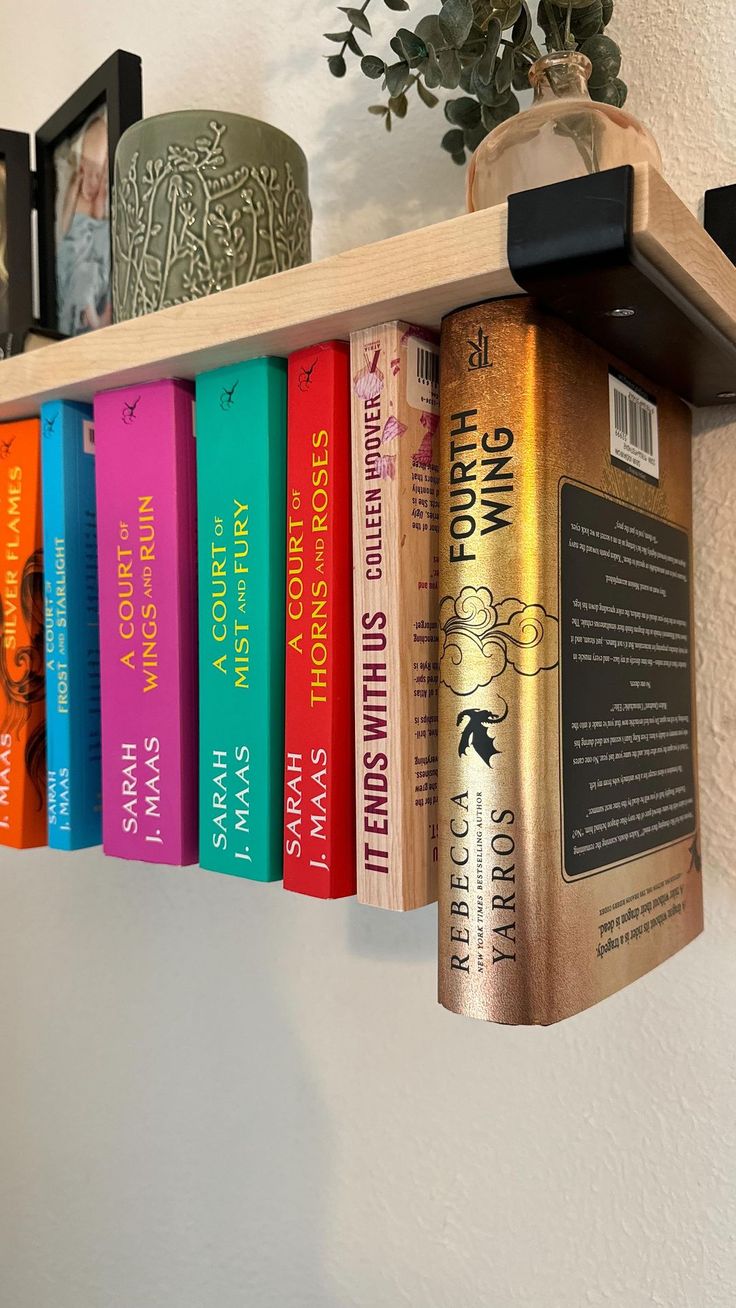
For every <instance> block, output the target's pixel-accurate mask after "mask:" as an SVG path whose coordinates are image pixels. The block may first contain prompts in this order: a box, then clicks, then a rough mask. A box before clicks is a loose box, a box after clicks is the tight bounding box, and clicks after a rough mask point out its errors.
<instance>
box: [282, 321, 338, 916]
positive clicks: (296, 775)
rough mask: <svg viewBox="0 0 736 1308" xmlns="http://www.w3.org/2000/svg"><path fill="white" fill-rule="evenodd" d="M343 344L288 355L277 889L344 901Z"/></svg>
mask: <svg viewBox="0 0 736 1308" xmlns="http://www.w3.org/2000/svg"><path fill="white" fill-rule="evenodd" d="M350 468H351V459H350V348H349V346H348V345H347V344H346V342H344V341H326V342H324V343H322V344H319V345H315V346H311V347H309V348H308V349H304V350H298V351H297V352H296V353H295V354H292V355H291V357H290V359H289V413H288V471H287V506H286V551H287V552H286V722H285V749H284V755H285V757H284V889H285V890H295V891H298V892H299V893H300V894H303V895H315V896H317V897H318V898H320V899H337V898H339V897H340V896H342V895H354V894H355V730H354V701H353V542H352V513H351V496H350Z"/></svg>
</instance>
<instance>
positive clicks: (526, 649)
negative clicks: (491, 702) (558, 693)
mask: <svg viewBox="0 0 736 1308" xmlns="http://www.w3.org/2000/svg"><path fill="white" fill-rule="evenodd" d="M439 620H440V633H441V635H440V677H441V680H442V682H443V684H444V685H445V686H448V687H449V688H450V690H452V691H454V693H455V694H456V695H472V694H473V693H474V692H475V691H476V690H480V689H481V688H482V687H483V686H488V685H490V683H491V682H492V681H495V679H496V678H497V677H500V676H501V675H502V673H503V672H505V671H506V668H507V667H509V666H511V667H512V668H513V669H514V670H515V671H516V672H518V673H520V674H521V675H522V676H524V677H534V676H536V675H537V673H538V672H542V671H544V670H547V669H550V668H555V667H556V666H557V662H558V658H559V652H558V624H557V619H556V618H555V617H553V616H552V615H551V614H549V613H547V611H546V609H544V608H543V607H542V605H541V604H524V603H523V602H522V601H521V600H518V599H513V598H511V599H504V600H500V601H499V602H498V603H495V602H494V599H493V593H492V592H491V591H490V590H489V589H488V587H487V586H477V587H476V586H465V587H464V588H463V590H461V592H460V594H459V595H458V596H452V595H447V596H445V598H444V599H443V600H442V601H441V603H440V613H439Z"/></svg>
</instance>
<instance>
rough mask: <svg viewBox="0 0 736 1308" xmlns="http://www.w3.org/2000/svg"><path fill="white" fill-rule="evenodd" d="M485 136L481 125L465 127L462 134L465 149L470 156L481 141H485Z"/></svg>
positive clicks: (484, 130) (485, 132) (485, 133)
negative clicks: (468, 151)
mask: <svg viewBox="0 0 736 1308" xmlns="http://www.w3.org/2000/svg"><path fill="white" fill-rule="evenodd" d="M487 135H488V133H487V131H486V129H485V127H484V126H483V124H482V123H478V125H477V127H466V128H465V131H464V132H463V137H464V139H465V148H466V149H467V150H470V153H471V154H472V153H473V151H474V150H477V149H478V146H479V145H480V143H481V141H485V139H486V137H487Z"/></svg>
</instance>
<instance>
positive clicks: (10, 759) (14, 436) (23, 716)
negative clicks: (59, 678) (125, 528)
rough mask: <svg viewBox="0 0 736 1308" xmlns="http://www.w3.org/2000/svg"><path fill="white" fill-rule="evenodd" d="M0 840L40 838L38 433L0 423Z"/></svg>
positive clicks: (34, 841) (21, 844)
mask: <svg viewBox="0 0 736 1308" xmlns="http://www.w3.org/2000/svg"><path fill="white" fill-rule="evenodd" d="M0 523H1V526H0V531H2V536H1V537H0V540H1V541H2V544H1V545H0V550H1V551H2V555H1V557H2V571H1V573H0V629H1V631H2V659H0V679H1V680H2V693H1V695H0V845H9V846H11V847H12V848H14V849H32V848H34V847H35V846H37V845H45V844H46V703H45V699H46V695H45V681H44V625H43V602H44V601H43V553H42V549H41V436H40V426H39V422H38V419H36V418H34V419H29V420H28V421H25V422H13V423H4V424H3V425H2V426H0Z"/></svg>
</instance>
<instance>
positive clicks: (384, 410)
mask: <svg viewBox="0 0 736 1308" xmlns="http://www.w3.org/2000/svg"><path fill="white" fill-rule="evenodd" d="M440 364H441V379H440ZM440 380H441V385H440ZM0 504H1V505H2V510H1V511H2V514H3V527H2V530H3V536H4V552H3V562H2V569H3V572H2V577H1V578H0V591H1V592H2V610H1V612H0V620H1V623H2V636H3V647H4V657H3V659H2V660H1V661H0V664H1V667H2V678H3V692H4V699H5V706H4V710H3V720H2V723H0V841H1V842H4V843H6V844H11V845H16V846H20V847H24V846H33V845H38V844H41V843H45V842H46V840H47V839H48V843H49V844H50V845H52V846H54V847H57V848H64V849H74V848H78V847H80V846H84V845H91V844H95V843H97V842H99V840H100V837H101V838H102V843H103V847H104V849H105V851H106V853H108V854H111V855H115V856H118V857H122V858H132V859H143V860H146V861H148V862H151V863H169V864H190V863H195V862H197V861H199V863H200V864H201V866H202V867H204V868H209V869H212V870H214V871H218V872H223V873H230V874H233V875H235V876H240V877H246V878H252V879H255V880H259V881H274V880H277V879H280V878H281V877H283V880H284V885H285V886H286V887H287V889H289V890H292V891H298V892H301V893H304V894H307V895H312V896H317V897H320V898H337V897H340V896H344V895H350V894H353V893H355V892H356V890H357V894H358V897H359V898H360V900H361V901H363V902H364V903H367V904H372V905H375V906H378V907H384V908H391V909H411V908H415V907H418V906H420V905H423V904H427V903H430V902H432V901H433V900H434V899H435V898H438V899H439V912H438V925H439V993H440V999H441V1002H442V1003H443V1004H445V1006H446V1007H448V1008H450V1009H452V1010H453V1011H456V1012H459V1013H464V1014H469V1015H472V1016H476V1017H482V1018H491V1019H494V1020H500V1021H504V1022H551V1021H556V1020H558V1019H559V1018H560V1017H564V1016H567V1015H569V1014H570V1013H573V1012H577V1011H578V1010H579V1009H581V1008H584V1007H586V1006H587V1005H589V1004H591V1003H593V1002H595V1001H596V1000H598V999H600V998H603V997H604V996H605V995H607V994H611V993H612V992H613V991H614V990H616V989H618V988H620V986H621V985H623V984H625V982H626V981H628V980H632V979H634V977H637V976H640V975H642V973H643V972H645V971H647V970H648V969H649V968H651V967H653V966H655V965H656V963H658V962H660V961H662V959H664V958H665V957H667V956H668V955H669V954H671V953H673V952H674V951H675V950H676V949H678V948H679V947H681V946H682V945H683V944H685V943H686V942H687V941H688V940H690V939H692V938H693V936H695V935H697V933H698V932H699V931H700V929H701V927H702V895H701V886H700V843H699V842H700V837H699V828H698V799H697V768H696V743H695V735H696V732H695V700H694V655H693V621H692V560H691V532H692V489H691V465H690V418H689V414H688V412H687V410H686V408H685V406H684V405H682V404H681V403H680V401H678V400H677V398H676V397H675V396H674V395H671V394H670V393H668V392H667V391H666V390H664V389H663V388H661V387H658V386H655V385H654V384H653V383H651V382H649V381H647V379H646V378H643V377H641V376H639V375H637V374H632V372H631V371H630V370H628V369H624V366H623V365H622V364H621V363H620V361H618V360H615V359H613V358H611V357H610V356H609V355H607V354H606V353H605V352H604V351H602V350H600V349H598V347H596V346H595V345H593V344H592V343H591V342H589V341H587V340H585V339H584V338H583V337H581V336H580V335H579V334H577V333H576V332H574V331H573V330H572V329H571V328H569V327H568V326H567V325H566V324H564V323H562V322H560V321H558V320H556V319H550V318H549V317H548V316H547V315H545V314H544V312H543V311H542V310H540V309H538V308H536V307H535V306H534V304H533V303H532V302H531V301H529V300H527V299H526V298H524V297H521V298H516V299H513V298H512V299H510V300H507V301H501V302H495V303H489V304H485V305H482V304H481V305H476V306H471V307H469V308H467V309H465V310H458V311H456V312H455V313H453V314H451V315H449V316H448V318H446V319H445V321H444V323H443V327H442V337H441V348H440V346H439V345H438V339H437V337H436V336H435V335H433V334H432V333H431V332H427V331H424V330H423V329H421V328H418V327H412V326H410V325H408V324H406V323H401V322H393V323H387V324H383V325H381V326H378V327H375V328H372V329H369V330H365V331H358V332H356V333H354V334H353V336H352V337H351V340H350V343H349V344H348V343H346V342H340V341H330V342H327V343H324V344H319V345H316V346H313V347H310V348H307V349H304V350H300V351H299V352H298V353H296V354H294V355H292V356H291V358H290V359H289V360H288V362H287V361H284V360H281V359H272V358H262V359H255V360H251V361H248V362H244V363H241V364H238V365H234V366H232V367H226V368H222V369H219V370H217V371H213V372H208V373H205V374H203V375H201V376H199V377H198V378H197V379H196V383H195V385H194V386H192V385H190V384H189V383H185V382H181V381H165V382H156V383H151V384H148V385H141V386H135V387H130V386H127V387H124V388H122V389H117V390H113V391H109V392H106V393H104V394H101V395H99V396H98V397H97V398H96V400H95V404H94V412H93V410H92V408H91V407H85V406H84V405H80V404H75V403H70V402H59V403H54V404H49V405H47V406H45V407H44V409H43V411H42V413H41V415H40V424H39V421H36V420H33V421H27V422H21V423H15V424H6V425H5V426H4V427H3V428H2V429H0ZM42 534H43V550H42V548H41V544H42V542H41V536H42ZM45 721H46V726H47V732H48V742H47V751H46V752H45V750H44V730H45V728H44V722H45Z"/></svg>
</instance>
